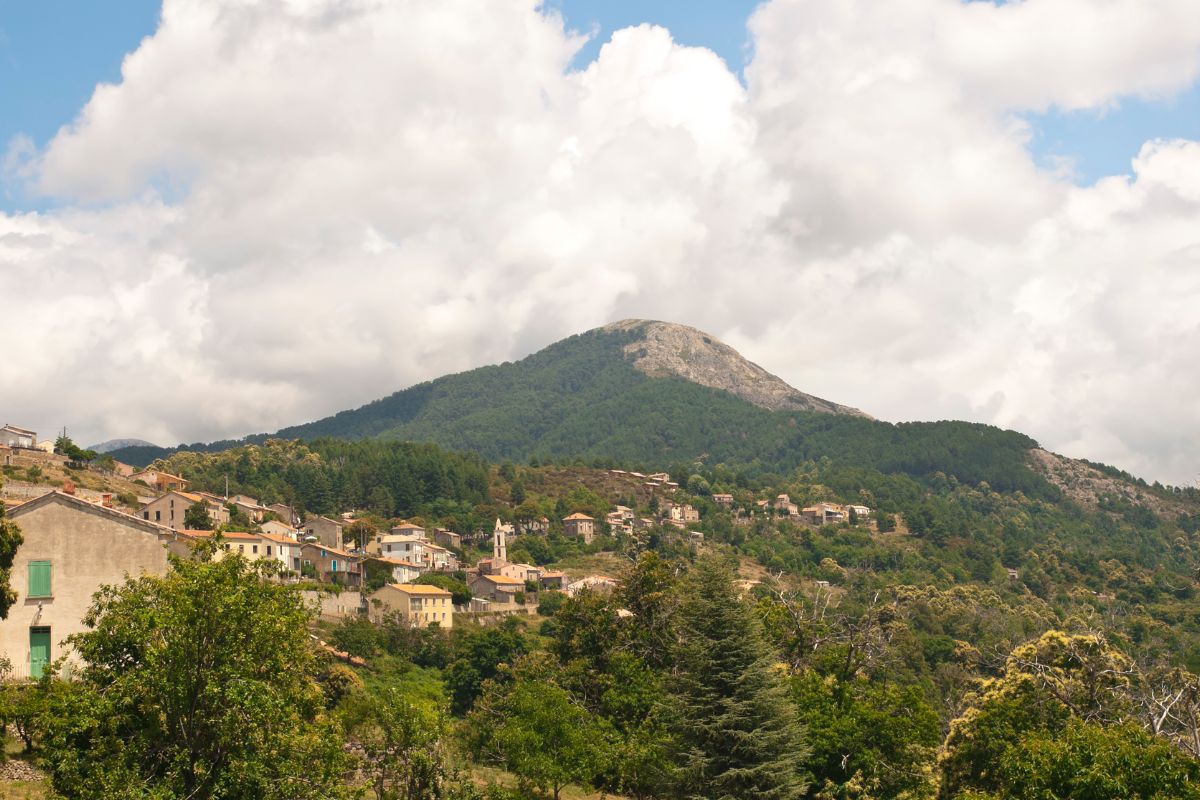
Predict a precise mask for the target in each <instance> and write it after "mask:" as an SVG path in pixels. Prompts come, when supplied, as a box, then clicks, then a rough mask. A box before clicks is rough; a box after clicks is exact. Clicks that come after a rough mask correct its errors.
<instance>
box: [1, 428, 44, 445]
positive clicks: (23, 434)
mask: <svg viewBox="0 0 1200 800" xmlns="http://www.w3.org/2000/svg"><path fill="white" fill-rule="evenodd" d="M36 444H37V433H35V432H34V431H29V430H26V429H24V428H18V427H17V426H16V425H5V426H4V427H3V428H0V445H4V446H5V447H27V448H30V449H32V448H33V447H34V446H35V445H36Z"/></svg>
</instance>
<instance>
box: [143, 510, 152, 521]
mask: <svg viewBox="0 0 1200 800" xmlns="http://www.w3.org/2000/svg"><path fill="white" fill-rule="evenodd" d="M142 519H150V512H149V511H143V512H142Z"/></svg>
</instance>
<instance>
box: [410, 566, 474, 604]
mask: <svg viewBox="0 0 1200 800" xmlns="http://www.w3.org/2000/svg"><path fill="white" fill-rule="evenodd" d="M413 583H421V584H424V585H426V586H436V587H438V588H439V589H445V590H446V591H447V592H449V593H450V594H451V595H453V597H451V598H450V599H451V602H453V603H454V605H456V606H465V605H468V604H469V603H470V602H471V590H470V589H469V588H467V583H466V581H464V580H462V579H460V578H456V577H454V576H453V575H450V574H448V573H445V572H426V573H425V574H424V575H422V576H420V577H419V578H417V579H416V580H415V581H413Z"/></svg>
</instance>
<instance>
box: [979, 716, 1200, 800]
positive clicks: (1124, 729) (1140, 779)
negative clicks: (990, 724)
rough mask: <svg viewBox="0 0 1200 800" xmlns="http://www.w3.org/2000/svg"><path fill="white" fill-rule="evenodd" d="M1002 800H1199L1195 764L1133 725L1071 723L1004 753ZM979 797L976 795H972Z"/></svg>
mask: <svg viewBox="0 0 1200 800" xmlns="http://www.w3.org/2000/svg"><path fill="white" fill-rule="evenodd" d="M996 773H997V783H998V784H999V790H998V791H997V792H996V793H995V795H983V797H992V796H994V797H996V798H1004V800H1046V799H1047V798H1071V800H1168V798H1169V799H1170V800H1200V761H1197V760H1196V759H1194V758H1191V757H1190V756H1187V755H1186V754H1184V753H1182V752H1180V751H1179V750H1178V749H1177V748H1175V747H1174V746H1173V745H1171V744H1170V743H1169V742H1166V741H1164V740H1162V739H1158V738H1155V737H1153V736H1151V735H1150V734H1148V733H1146V732H1145V731H1143V730H1141V729H1140V728H1138V727H1137V726H1135V725H1131V724H1122V725H1115V726H1112V727H1107V728H1106V727H1102V726H1100V725H1095V724H1089V723H1086V722H1083V721H1081V720H1078V719H1075V720H1071V722H1069V723H1068V724H1067V726H1066V728H1065V729H1063V730H1062V731H1059V732H1057V733H1050V732H1048V731H1038V732H1034V733H1031V734H1030V735H1027V736H1025V737H1023V738H1022V739H1021V740H1020V741H1019V742H1018V743H1017V744H1016V745H1014V746H1012V747H1009V748H1008V749H1007V750H1006V751H1005V753H1004V756H1003V758H1002V759H1001V760H1000V762H999V763H998V764H997V765H996ZM977 796H978V795H977Z"/></svg>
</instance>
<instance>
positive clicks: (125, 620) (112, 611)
mask: <svg viewBox="0 0 1200 800" xmlns="http://www.w3.org/2000/svg"><path fill="white" fill-rule="evenodd" d="M213 552H214V550H213V546H212V545H211V544H210V545H208V546H207V547H205V548H203V549H202V550H201V551H200V552H199V553H198V555H197V557H196V558H189V559H176V560H174V562H173V568H172V570H171V571H170V572H168V573H167V574H166V575H164V576H162V577H143V578H139V579H137V580H130V581H128V582H127V583H125V584H124V585H123V586H115V587H112V586H110V587H105V588H104V589H102V590H101V591H100V592H98V593H97V595H96V598H95V600H94V603H93V605H92V607H91V609H90V610H89V611H88V613H87V615H86V617H85V620H84V621H85V623H86V624H87V626H88V628H89V629H90V630H88V631H87V632H85V633H82V634H78V635H76V636H73V637H71V643H72V644H73V645H74V647H75V648H76V651H77V652H78V654H79V656H80V658H81V659H82V661H83V667H82V669H81V670H80V671H79V673H78V681H76V682H75V683H72V684H67V685H66V689H65V691H62V692H60V693H58V694H57V695H56V696H55V697H54V698H53V699H52V702H51V707H50V709H49V711H48V713H47V715H46V721H45V725H44V727H45V737H44V747H45V751H46V758H45V762H46V765H47V767H48V768H49V771H50V774H51V779H52V782H53V785H54V789H55V791H57V792H58V793H59V794H61V795H62V796H63V797H66V798H87V799H88V800H92V799H93V798H94V800H101V798H105V799H106V800H109V799H111V798H125V799H127V800H133V799H134V798H137V799H138V800H150V798H153V799H154V800H160V799H162V800H166V798H189V799H190V800H224V799H225V798H228V799H229V800H234V798H237V799H238V800H242V799H243V798H246V799H250V798H253V799H254V800H284V799H285V798H287V799H288V800H306V799H307V798H314V799H315V798H337V797H343V796H346V792H347V790H346V789H344V788H342V784H343V782H344V774H343V773H344V770H345V768H346V757H345V756H344V754H343V752H342V748H341V743H342V737H341V732H340V729H339V728H338V726H337V725H336V724H335V723H334V722H333V721H332V720H331V719H329V718H327V717H326V716H325V714H324V702H323V698H322V693H321V690H320V688H319V687H318V685H317V683H316V682H315V680H314V675H315V674H316V671H317V665H316V662H315V654H314V652H313V649H312V646H311V644H310V640H309V638H308V635H307V633H306V625H307V623H308V622H309V611H308V610H307V609H306V608H305V606H304V604H303V602H302V600H301V598H300V595H299V593H298V592H297V591H296V590H295V589H294V588H292V587H287V586H281V585H278V584H274V583H270V582H268V581H266V580H265V579H264V575H263V574H262V573H261V572H260V571H259V568H258V567H257V566H255V565H252V564H250V563H248V562H247V561H246V560H245V559H243V558H241V557H240V556H237V555H231V556H228V557H226V558H223V559H221V560H218V561H213V560H211V556H212V553H213Z"/></svg>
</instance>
